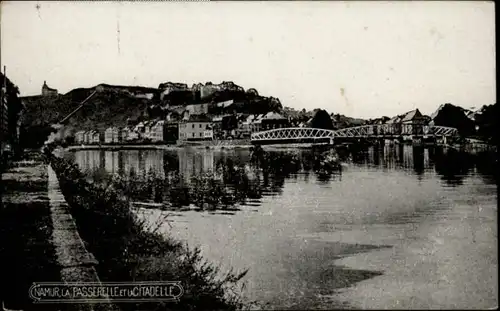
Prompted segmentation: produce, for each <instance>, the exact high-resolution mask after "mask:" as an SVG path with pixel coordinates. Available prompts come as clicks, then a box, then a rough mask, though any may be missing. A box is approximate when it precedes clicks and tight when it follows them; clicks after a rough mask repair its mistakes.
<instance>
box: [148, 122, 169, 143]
mask: <svg viewBox="0 0 500 311" xmlns="http://www.w3.org/2000/svg"><path fill="white" fill-rule="evenodd" d="M165 130H166V127H165V121H164V120H160V121H157V122H154V123H153V124H151V126H150V130H149V139H151V141H152V142H154V143H157V142H163V141H164V140H165V136H166V135H165V134H166V131H165Z"/></svg>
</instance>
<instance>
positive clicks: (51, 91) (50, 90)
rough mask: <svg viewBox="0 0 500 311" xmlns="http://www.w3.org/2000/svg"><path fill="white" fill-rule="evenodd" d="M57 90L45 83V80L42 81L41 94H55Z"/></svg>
mask: <svg viewBox="0 0 500 311" xmlns="http://www.w3.org/2000/svg"><path fill="white" fill-rule="evenodd" d="M57 95H58V92H57V90H56V89H53V88H50V87H49V86H48V85H47V81H43V85H42V96H57Z"/></svg>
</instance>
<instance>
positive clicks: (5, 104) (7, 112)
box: [0, 67, 25, 153]
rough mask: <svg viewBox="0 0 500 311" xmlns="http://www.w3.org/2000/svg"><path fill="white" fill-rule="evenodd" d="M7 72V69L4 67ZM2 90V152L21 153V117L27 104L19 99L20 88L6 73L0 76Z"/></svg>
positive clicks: (0, 123) (0, 104) (0, 124)
mask: <svg viewBox="0 0 500 311" xmlns="http://www.w3.org/2000/svg"><path fill="white" fill-rule="evenodd" d="M4 70H5V67H4ZM0 78H1V83H2V88H1V100H2V102H1V103H0V118H1V119H0V120H1V121H0V150H1V151H2V152H3V151H7V150H10V151H13V152H14V153H17V152H18V151H19V149H18V148H19V146H20V145H19V132H20V126H21V115H22V113H23V109H24V108H25V104H24V102H23V100H21V98H20V97H19V89H18V87H17V86H16V85H15V84H14V83H12V82H11V81H10V80H9V79H8V78H7V77H6V76H5V74H4V73H1V74H0Z"/></svg>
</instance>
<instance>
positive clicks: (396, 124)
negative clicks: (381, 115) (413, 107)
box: [385, 116, 402, 135]
mask: <svg viewBox="0 0 500 311" xmlns="http://www.w3.org/2000/svg"><path fill="white" fill-rule="evenodd" d="M401 120H402V118H401V116H395V117H393V118H391V119H389V120H388V121H387V122H386V123H385V124H387V125H388V126H387V128H386V129H385V130H386V133H387V134H392V135H400V134H401V130H402V127H401V124H402V123H401Z"/></svg>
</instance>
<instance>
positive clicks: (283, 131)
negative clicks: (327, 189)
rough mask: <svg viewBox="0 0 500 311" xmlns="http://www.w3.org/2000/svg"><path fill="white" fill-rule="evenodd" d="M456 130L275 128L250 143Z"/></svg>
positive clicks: (430, 134) (422, 134) (435, 133)
mask: <svg viewBox="0 0 500 311" xmlns="http://www.w3.org/2000/svg"><path fill="white" fill-rule="evenodd" d="M457 135H458V130H457V129H456V128H452V127H444V126H423V125H415V124H373V125H363V126H356V127H348V128H343V129H340V130H325V129H318V128H307V127H291V128H277V129H272V130H267V131H262V132H257V133H253V134H252V136H251V141H252V143H259V142H272V141H283V143H286V141H290V142H292V141H297V140H315V139H328V138H330V139H339V138H340V139H342V138H358V139H360V138H387V139H391V138H393V139H394V138H399V137H403V136H412V137H452V136H457Z"/></svg>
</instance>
